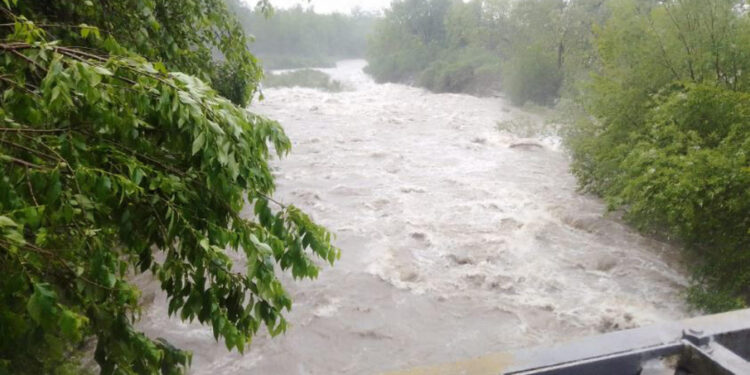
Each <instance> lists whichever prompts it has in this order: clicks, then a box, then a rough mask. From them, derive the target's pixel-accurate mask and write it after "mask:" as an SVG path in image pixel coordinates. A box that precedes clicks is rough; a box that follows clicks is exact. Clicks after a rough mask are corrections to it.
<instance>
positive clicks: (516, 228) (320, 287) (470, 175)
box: [139, 61, 689, 375]
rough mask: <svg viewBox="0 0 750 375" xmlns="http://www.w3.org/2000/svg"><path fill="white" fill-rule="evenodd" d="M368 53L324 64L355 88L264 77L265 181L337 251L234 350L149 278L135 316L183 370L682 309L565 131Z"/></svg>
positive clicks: (449, 353) (450, 344)
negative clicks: (376, 66)
mask: <svg viewBox="0 0 750 375" xmlns="http://www.w3.org/2000/svg"><path fill="white" fill-rule="evenodd" d="M363 66H364V62H363V61H344V62H341V63H339V65H338V67H337V68H336V69H326V70H325V71H326V72H328V73H330V74H331V75H332V76H333V77H334V78H335V79H338V80H340V81H342V82H343V83H344V84H345V85H347V86H349V87H350V88H351V89H352V90H350V91H345V92H341V93H324V92H321V91H316V90H312V89H301V88H293V89H266V90H265V92H264V93H265V96H266V99H265V100H264V101H263V102H261V103H259V104H257V105H255V106H254V108H253V110H254V111H257V112H260V113H262V114H265V115H268V116H269V117H272V118H274V119H277V120H279V121H280V122H281V124H282V125H283V126H284V128H285V129H286V131H287V133H288V135H289V137H290V138H291V140H292V143H293V145H294V146H293V149H292V152H291V154H290V155H289V156H288V157H287V158H285V159H283V160H280V161H274V162H273V164H274V169H275V171H276V175H277V183H278V191H277V193H276V195H275V197H276V198H277V199H279V200H281V201H284V202H288V203H293V204H295V205H297V206H299V207H301V208H303V209H304V210H306V211H307V212H308V213H310V214H311V216H312V217H313V218H314V219H315V220H316V221H317V222H319V223H321V224H323V225H325V226H326V227H328V228H329V229H330V230H331V231H333V232H334V233H335V234H336V235H337V240H336V244H337V245H338V246H339V247H340V248H341V249H342V257H341V260H340V261H339V262H337V263H336V265H335V266H334V267H332V268H331V267H327V266H324V267H323V270H322V272H321V274H320V277H319V278H318V279H316V280H312V281H307V280H306V281H301V282H300V281H297V282H294V281H292V279H291V276H285V277H284V278H283V281H284V283H285V285H286V287H287V288H288V291H289V293H290V294H291V296H292V300H293V301H294V305H293V309H292V312H291V313H289V314H287V318H288V320H289V323H290V327H289V329H288V331H287V332H286V334H284V335H282V336H279V337H276V338H274V339H269V338H268V335H267V333H266V332H265V331H263V332H262V334H260V335H258V337H257V338H256V339H255V341H254V342H253V344H252V346H251V347H250V349H249V351H248V352H247V353H246V354H245V355H239V354H237V353H229V352H227V351H226V348H225V347H224V345H223V343H216V342H215V340H214V338H213V335H212V333H211V329H210V328H209V327H202V326H200V325H197V324H188V323H182V322H180V321H179V319H178V318H171V319H170V318H167V312H166V311H167V305H166V303H165V300H164V296H163V295H161V294H158V293H157V294H156V295H155V297H153V298H154V300H153V303H152V304H150V305H149V307H148V308H147V309H146V311H144V314H143V319H142V321H141V323H140V324H139V327H140V328H141V329H144V330H145V331H146V332H147V333H148V334H149V335H150V336H153V337H158V336H160V337H165V338H167V339H168V340H170V341H171V342H172V343H173V344H175V345H176V346H179V347H183V348H185V349H190V350H193V352H194V358H193V367H192V369H191V373H193V374H212V375H219V374H263V375H265V374H273V375H276V374H281V375H284V374H375V373H379V372H381V371H387V370H394V369H401V368H405V367H409V366H417V365H426V364H437V363H441V362H450V361H455V360H459V359H464V358H467V357H474V356H480V355H484V354H488V353H492V352H498V351H504V350H508V349H513V348H518V347H522V346H529V345H537V344H546V343H551V342H559V341H563V340H567V339H570V338H573V337H577V336H583V335H589V334H595V333H598V332H604V331H610V330H616V329H622V328H630V327H635V326H640V325H645V324H649V323H653V322H658V321H663V320H671V319H678V318H682V317H685V316H686V315H688V314H689V311H688V309H687V307H686V306H685V305H684V303H683V299H684V297H683V295H682V293H683V292H684V289H685V287H686V285H687V278H686V274H685V273H684V271H683V270H682V269H681V267H680V266H679V257H678V256H677V254H676V251H677V250H676V249H675V248H673V247H672V246H670V245H667V244H665V243H662V242H659V241H656V240H654V239H649V238H645V237H643V236H640V235H639V234H637V233H636V232H634V231H633V230H632V229H629V228H628V227H627V226H624V225H623V224H622V223H620V222H619V221H618V220H616V219H614V218H609V217H608V216H610V215H607V214H606V210H605V208H606V207H605V205H604V204H603V203H602V202H601V201H600V200H598V199H596V198H594V197H591V196H586V195H582V194H580V193H578V192H577V191H576V186H577V185H576V181H575V178H574V177H573V176H572V175H571V174H570V172H569V158H568V156H567V155H566V153H565V152H564V150H563V149H562V146H561V145H560V141H559V138H557V137H554V136H545V137H537V138H534V139H528V138H521V137H520V136H519V135H517V134H512V133H509V132H501V131H499V130H497V129H496V122H497V121H507V120H512V119H514V118H531V119H533V120H534V121H541V120H539V119H538V118H537V117H535V116H534V115H529V114H525V113H524V112H522V111H521V110H519V109H517V108H514V107H512V106H510V104H508V103H506V102H505V101H504V100H503V99H500V98H477V97H472V96H468V95H458V94H433V93H429V92H427V91H424V90H422V89H418V88H412V87H408V86H404V85H397V84H385V85H378V84H375V83H374V82H372V81H371V80H370V79H369V78H368V77H367V76H366V75H365V74H364V73H362V71H361V69H362V67H363ZM247 214H248V215H249V214H250V210H248V211H247ZM157 289H158V287H157V285H155V284H154V283H150V284H149V285H147V287H146V295H147V296H148V295H149V293H151V294H152V296H153V293H154V291H155V290H157Z"/></svg>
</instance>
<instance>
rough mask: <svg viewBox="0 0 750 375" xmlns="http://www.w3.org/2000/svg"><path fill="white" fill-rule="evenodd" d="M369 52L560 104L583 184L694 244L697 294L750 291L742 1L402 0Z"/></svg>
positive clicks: (697, 299)
mask: <svg viewBox="0 0 750 375" xmlns="http://www.w3.org/2000/svg"><path fill="white" fill-rule="evenodd" d="M368 62H369V67H368V72H369V73H370V74H371V75H373V77H375V79H377V80H378V81H392V82H407V83H411V84H415V85H419V86H422V87H425V88H427V89H430V90H433V91H437V92H443V91H448V92H470V93H486V92H488V91H495V90H500V91H503V92H504V93H505V95H506V96H507V97H508V98H509V99H510V100H511V101H512V102H513V103H515V104H517V105H521V104H523V103H526V102H528V101H531V102H535V103H538V104H542V105H555V106H557V107H558V108H559V109H560V110H561V111H560V113H563V114H565V115H567V116H568V118H567V126H566V129H565V133H566V134H567V136H566V139H567V143H568V145H569V148H570V150H571V151H572V154H573V158H574V162H573V172H574V173H575V174H576V175H577V176H578V177H579V180H580V183H581V186H582V188H583V189H585V190H588V191H591V192H594V193H596V194H599V195H600V196H602V197H604V198H605V199H606V200H607V201H608V202H609V203H610V207H611V208H613V209H619V208H621V209H624V211H625V212H626V218H627V219H628V220H629V221H630V222H632V223H633V224H634V225H636V226H637V227H638V228H640V229H641V230H643V231H645V232H649V233H655V234H657V233H658V234H660V235H666V236H668V237H670V238H675V239H678V240H679V241H680V242H681V243H683V244H684V246H685V247H686V248H687V249H689V250H690V251H691V253H692V254H693V255H694V256H693V257H692V258H693V259H695V261H694V266H695V267H694V268H695V276H696V278H695V283H694V286H693V288H692V289H691V291H690V293H689V296H688V298H689V300H690V301H691V302H692V303H694V304H695V305H697V306H700V307H703V308H706V309H708V310H711V311H719V310H726V309H731V308H736V307H741V306H745V305H746V304H747V302H748V301H750V189H748V186H750V110H749V109H748V108H750V75H748V72H750V4H748V3H747V2H746V1H743V0H668V1H655V0H571V1H564V0H524V1H521V0H472V1H468V2H464V1H458V0H456V1H452V0H402V1H397V2H394V3H393V5H392V9H390V10H388V11H387V12H386V14H385V17H384V18H383V19H382V20H381V21H379V22H378V24H377V25H376V29H375V33H374V34H373V36H372V38H371V40H370V44H369V47H368ZM503 126H506V125H503Z"/></svg>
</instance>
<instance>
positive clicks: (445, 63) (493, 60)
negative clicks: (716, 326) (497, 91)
mask: <svg viewBox="0 0 750 375" xmlns="http://www.w3.org/2000/svg"><path fill="white" fill-rule="evenodd" d="M499 77H500V64H499V59H498V58H497V57H495V56H492V55H491V54H489V53H487V52H484V51H478V50H474V49H461V50H456V51H450V52H447V53H445V57H444V58H441V59H438V60H437V61H435V62H433V63H432V64H430V65H429V66H428V67H427V69H425V70H424V71H423V72H422V73H421V74H420V75H419V79H418V80H417V85H419V86H421V87H424V88H426V89H428V90H431V91H434V92H468V93H474V94H483V93H487V92H489V91H490V90H492V89H493V88H498V86H497V85H496V84H494V83H496V82H498V81H499Z"/></svg>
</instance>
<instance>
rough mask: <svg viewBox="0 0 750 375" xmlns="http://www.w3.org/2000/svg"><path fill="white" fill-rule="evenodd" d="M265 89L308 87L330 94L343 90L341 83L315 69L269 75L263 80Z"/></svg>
mask: <svg viewBox="0 0 750 375" xmlns="http://www.w3.org/2000/svg"><path fill="white" fill-rule="evenodd" d="M263 85H264V86H266V87H308V88H313V89H320V90H324V91H330V92H338V91H341V90H342V89H343V87H342V85H341V82H339V81H336V80H334V79H331V76H329V75H328V74H326V73H324V72H321V71H320V70H315V69H299V70H292V71H288V72H281V73H269V74H266V76H265V77H264V78H263Z"/></svg>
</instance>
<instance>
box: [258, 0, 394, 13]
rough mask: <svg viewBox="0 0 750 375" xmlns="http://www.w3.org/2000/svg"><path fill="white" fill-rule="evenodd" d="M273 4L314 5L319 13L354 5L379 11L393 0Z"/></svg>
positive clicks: (281, 3)
mask: <svg viewBox="0 0 750 375" xmlns="http://www.w3.org/2000/svg"><path fill="white" fill-rule="evenodd" d="M244 1H245V2H246V3H249V4H253V5H254V4H255V3H256V1H255V0H244ZM271 4H273V6H274V7H278V8H289V7H293V6H295V5H297V4H300V5H302V6H303V7H305V8H307V7H310V6H312V7H313V9H315V11H316V12H318V13H333V12H339V13H348V12H349V11H351V10H352V8H354V7H357V6H358V7H360V8H362V10H365V11H378V10H382V9H385V8H387V7H388V6H389V5H390V4H391V0H310V1H307V0H271Z"/></svg>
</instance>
